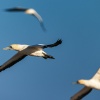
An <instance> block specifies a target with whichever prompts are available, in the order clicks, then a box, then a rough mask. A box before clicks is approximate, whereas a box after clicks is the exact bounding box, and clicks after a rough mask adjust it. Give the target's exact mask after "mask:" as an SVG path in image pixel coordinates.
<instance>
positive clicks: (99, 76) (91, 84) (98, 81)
mask: <svg viewBox="0 0 100 100" xmlns="http://www.w3.org/2000/svg"><path fill="white" fill-rule="evenodd" d="M75 83H77V84H82V85H84V86H85V87H84V88H83V89H81V90H80V91H79V92H78V93H76V94H75V95H74V96H72V97H71V100H81V99H82V98H83V97H84V96H86V95H87V94H89V93H90V92H91V91H92V89H97V90H100V68H99V69H98V71H97V72H96V74H95V75H94V76H93V77H92V78H91V79H89V80H84V79H81V80H78V81H77V82H75Z"/></svg>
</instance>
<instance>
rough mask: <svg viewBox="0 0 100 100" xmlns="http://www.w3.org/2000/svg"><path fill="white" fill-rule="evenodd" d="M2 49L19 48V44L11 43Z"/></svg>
mask: <svg viewBox="0 0 100 100" xmlns="http://www.w3.org/2000/svg"><path fill="white" fill-rule="evenodd" d="M3 50H17V51H19V50H20V45H19V44H11V45H10V46H8V47H5V48H3Z"/></svg>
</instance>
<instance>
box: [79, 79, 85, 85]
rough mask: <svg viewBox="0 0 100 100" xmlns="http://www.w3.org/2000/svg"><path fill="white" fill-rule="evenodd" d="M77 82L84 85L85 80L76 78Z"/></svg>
mask: <svg viewBox="0 0 100 100" xmlns="http://www.w3.org/2000/svg"><path fill="white" fill-rule="evenodd" d="M77 84H83V85H84V84H85V80H84V79H81V80H78V81H77Z"/></svg>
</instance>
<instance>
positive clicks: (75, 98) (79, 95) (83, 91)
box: [70, 87, 92, 100]
mask: <svg viewBox="0 0 100 100" xmlns="http://www.w3.org/2000/svg"><path fill="white" fill-rule="evenodd" d="M91 91H92V88H89V87H84V88H82V89H81V90H80V91H79V92H77V93H76V94H75V95H74V96H72V97H71V99H70V100H81V99H82V98H83V97H85V96H86V95H88V94H89V93H90V92H91Z"/></svg>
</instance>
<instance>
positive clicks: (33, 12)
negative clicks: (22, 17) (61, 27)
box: [5, 7, 46, 31]
mask: <svg viewBox="0 0 100 100" xmlns="http://www.w3.org/2000/svg"><path fill="white" fill-rule="evenodd" d="M5 11H8V12H25V13H26V14H30V15H33V16H35V17H36V18H37V19H38V21H39V22H40V25H41V27H42V29H43V30H44V31H45V30H46V29H45V27H44V24H43V19H42V17H41V16H40V15H39V14H38V13H37V12H36V10H35V9H33V8H21V7H14V8H8V9H6V10H5Z"/></svg>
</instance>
